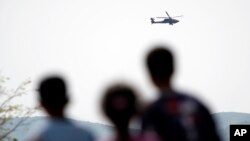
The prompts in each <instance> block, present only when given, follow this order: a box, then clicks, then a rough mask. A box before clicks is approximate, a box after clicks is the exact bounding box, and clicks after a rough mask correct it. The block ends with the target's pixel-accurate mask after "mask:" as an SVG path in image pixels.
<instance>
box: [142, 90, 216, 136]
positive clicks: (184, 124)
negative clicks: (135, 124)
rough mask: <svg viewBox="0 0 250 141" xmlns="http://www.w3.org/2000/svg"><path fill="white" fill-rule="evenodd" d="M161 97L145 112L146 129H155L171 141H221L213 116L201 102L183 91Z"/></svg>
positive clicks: (167, 93) (169, 92)
mask: <svg viewBox="0 0 250 141" xmlns="http://www.w3.org/2000/svg"><path fill="white" fill-rule="evenodd" d="M161 95H162V97H160V98H159V99H158V100H157V101H156V102H155V103H153V104H152V105H151V106H150V107H149V108H148V110H147V111H146V112H145V114H144V116H143V122H142V128H143V130H149V129H150V130H155V131H156V132H157V133H158V134H159V136H160V137H161V138H163V139H168V140H177V141H179V140H181V141H186V140H187V141H194V140H198V141H201V140H202V141H209V140H213V141H218V140H219V137H218V135H217V132H216V128H215V124H214V121H213V119H212V116H211V114H210V112H209V110H208V109H207V108H206V107H205V106H204V105H203V104H202V103H201V102H199V101H198V100H197V99H195V98H193V97H191V96H188V95H186V94H184V93H180V92H174V91H168V92H164V93H162V94H161Z"/></svg>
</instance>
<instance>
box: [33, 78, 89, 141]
mask: <svg viewBox="0 0 250 141" xmlns="http://www.w3.org/2000/svg"><path fill="white" fill-rule="evenodd" d="M38 92H39V101H40V104H41V106H42V107H43V108H44V110H45V111H46V112H47V113H48V115H49V123H48V126H47V127H46V128H45V129H44V130H43V131H42V132H41V133H40V134H39V135H38V136H37V137H35V138H34V139H33V140H34V141H94V137H93V135H92V134H91V133H90V132H89V131H88V130H86V129H83V128H81V127H78V126H76V125H75V124H74V123H72V122H71V120H69V119H67V117H66V116H65V113H64V109H65V107H66V105H67V103H68V102H69V96H68V93H67V87H66V84H65V81H64V79H63V78H61V77H59V76H51V77H47V78H45V79H43V80H42V81H41V82H40V84H39V89H38Z"/></svg>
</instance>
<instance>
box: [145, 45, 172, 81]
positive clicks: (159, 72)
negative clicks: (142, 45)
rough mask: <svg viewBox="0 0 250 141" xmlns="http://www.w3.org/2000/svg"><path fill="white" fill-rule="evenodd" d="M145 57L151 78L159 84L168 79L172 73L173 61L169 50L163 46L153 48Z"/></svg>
mask: <svg viewBox="0 0 250 141" xmlns="http://www.w3.org/2000/svg"><path fill="white" fill-rule="evenodd" d="M154 48H155V49H153V50H151V51H150V52H149V54H148V55H147V59H146V61H147V62H146V63H147V67H148V70H149V73H150V75H151V77H152V78H153V79H155V80H158V81H159V82H165V81H168V80H169V79H170V77H171V76H172V74H173V71H174V60H173V55H172V53H171V51H170V50H168V49H166V47H165V46H162V45H159V46H155V47H154Z"/></svg>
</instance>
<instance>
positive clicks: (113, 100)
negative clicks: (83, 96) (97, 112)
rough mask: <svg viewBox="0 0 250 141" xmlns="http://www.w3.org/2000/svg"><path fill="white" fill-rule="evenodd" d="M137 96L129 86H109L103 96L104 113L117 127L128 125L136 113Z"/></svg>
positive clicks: (122, 127)
mask: <svg viewBox="0 0 250 141" xmlns="http://www.w3.org/2000/svg"><path fill="white" fill-rule="evenodd" d="M136 105H137V98H136V95H135V92H134V90H133V89H132V88H130V87H129V86H126V85H123V84H117V85H113V86H111V87H109V88H108V89H107V90H106V91H105V93H104V97H103V101H102V108H103V111H104V114H105V115H106V116H107V117H108V118H109V119H110V120H111V122H113V124H114V125H115V126H116V127H117V128H119V129H124V128H127V127H128V123H129V121H130V119H131V118H132V117H133V116H134V115H135V113H136Z"/></svg>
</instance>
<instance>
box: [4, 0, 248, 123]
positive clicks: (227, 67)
mask: <svg viewBox="0 0 250 141" xmlns="http://www.w3.org/2000/svg"><path fill="white" fill-rule="evenodd" d="M249 8H250V2H249V1H248V0H237V1H236V0H220V1H218V0H206V1H205V0H204V1H201V0H187V1H184V0H183V1H182V0H169V1H166V0H154V1H145V0H137V1H133V0H126V1H117V0H91V1H90V0H89V1H85V0H84V1H83V0H0V70H1V72H2V74H4V75H7V76H9V77H10V78H11V83H13V84H11V85H12V86H14V85H17V84H18V83H20V82H21V81H23V80H25V79H26V78H29V77H30V78H31V79H32V81H33V85H32V87H31V89H34V88H35V86H36V83H37V81H39V80H40V78H41V77H42V76H44V75H45V74H48V73H51V72H60V73H62V74H65V75H66V76H67V80H68V81H69V82H68V83H69V84H70V92H71V94H72V104H71V105H70V108H69V115H70V116H71V117H73V118H76V119H80V120H87V121H92V122H105V121H104V120H103V118H102V116H101V115H100V113H99V104H98V101H99V100H100V97H101V92H102V90H103V88H104V87H105V84H107V83H109V82H111V81H112V80H117V79H126V80H128V81H130V82H132V83H133V84H136V86H138V88H139V90H140V91H141V92H142V93H143V94H144V95H146V97H147V98H152V97H154V93H153V92H154V89H153V86H152V85H151V83H150V80H149V79H148V77H147V73H146V72H145V70H144V61H143V59H144V56H145V53H146V52H147V51H148V49H149V48H148V47H149V46H150V44H152V43H157V42H161V43H168V44H170V45H172V50H173V51H174V52H175V54H176V58H177V72H176V74H175V81H174V83H175V87H177V88H180V89H182V90H187V91H189V92H191V93H192V92H193V93H194V95H195V96H197V97H199V98H200V99H201V100H203V101H204V102H206V103H207V104H209V106H210V107H211V109H212V111H213V112H221V111H237V112H250V110H249V107H250V104H249V102H248V101H249V99H250V93H249V92H250V90H249V84H250V73H249V72H250V63H249V60H250V38H249V37H250V27H249V25H250V15H249V14H248V13H249ZM165 11H168V12H169V14H170V15H171V16H176V15H184V17H182V18H179V20H180V22H179V23H177V24H175V25H173V26H170V25H164V24H163V25H151V24H150V20H149V19H150V17H155V16H166V15H165ZM34 95H35V94H31V95H30V96H28V97H25V98H23V99H22V100H21V101H22V102H23V103H26V104H27V103H28V104H34V103H35V102H36V101H35V100H36V98H35V96H34ZM34 101H35V102H34Z"/></svg>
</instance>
